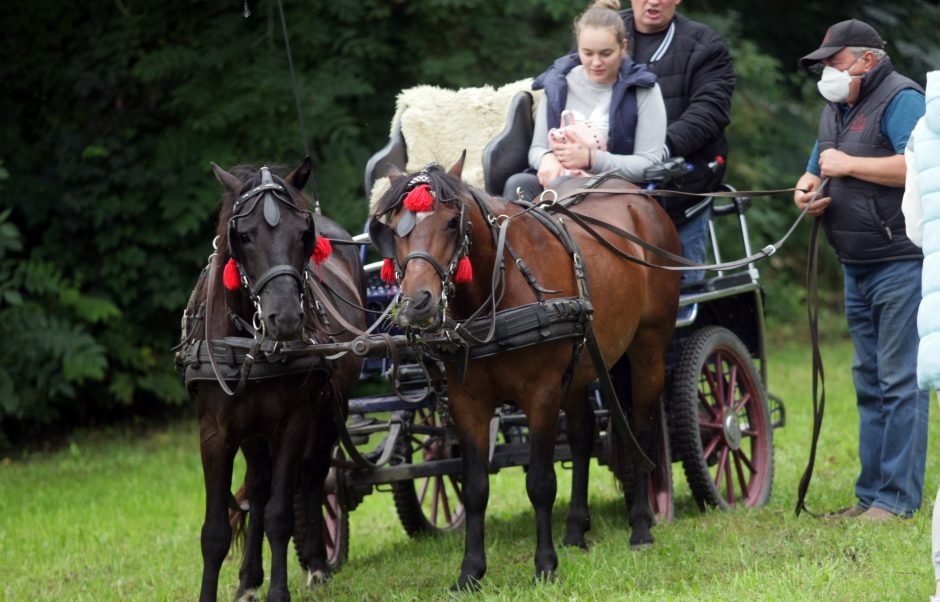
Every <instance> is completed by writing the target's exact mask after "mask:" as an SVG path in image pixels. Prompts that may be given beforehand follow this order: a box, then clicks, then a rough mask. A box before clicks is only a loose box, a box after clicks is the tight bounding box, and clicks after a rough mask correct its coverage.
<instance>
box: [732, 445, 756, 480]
mask: <svg viewBox="0 0 940 602" xmlns="http://www.w3.org/2000/svg"><path fill="white" fill-rule="evenodd" d="M734 457H735V459H736V460H740V461H741V462H743V463H744V466H746V467H747V469H748V471H750V473H751V474H755V473H756V472H757V468H755V467H754V464H753V463H751V460H750V459H749V458H748V457H747V454H745V453H744V450H740V449H739V450H737V451H735V452H734Z"/></svg>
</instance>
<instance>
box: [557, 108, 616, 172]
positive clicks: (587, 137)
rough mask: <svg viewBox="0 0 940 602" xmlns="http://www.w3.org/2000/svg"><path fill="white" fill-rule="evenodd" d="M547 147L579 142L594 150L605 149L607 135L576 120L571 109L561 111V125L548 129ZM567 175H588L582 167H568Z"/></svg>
mask: <svg viewBox="0 0 940 602" xmlns="http://www.w3.org/2000/svg"><path fill="white" fill-rule="evenodd" d="M548 144H549V148H551V149H552V151H554V150H555V149H556V148H557V146H558V145H559V144H580V145H582V146H585V147H587V148H589V149H591V150H592V151H594V152H597V151H602V150H607V137H606V136H604V135H603V134H602V133H601V132H600V131H598V130H597V129H595V128H593V127H591V126H590V125H589V124H587V123H584V122H576V121H575V119H574V115H573V114H572V113H571V111H562V113H561V127H558V128H552V129H550V130H548ZM565 175H568V176H586V175H590V174H589V173H588V172H587V171H584V170H582V169H568V170H566V172H565Z"/></svg>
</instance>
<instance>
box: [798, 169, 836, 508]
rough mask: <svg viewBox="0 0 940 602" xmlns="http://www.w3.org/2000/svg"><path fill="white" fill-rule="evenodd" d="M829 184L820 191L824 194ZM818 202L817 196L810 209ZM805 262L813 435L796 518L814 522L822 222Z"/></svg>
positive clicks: (822, 392) (820, 397) (821, 390)
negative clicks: (809, 497) (810, 502)
mask: <svg viewBox="0 0 940 602" xmlns="http://www.w3.org/2000/svg"><path fill="white" fill-rule="evenodd" d="M826 181H828V178H827V179H826ZM826 181H823V183H822V184H820V185H819V187H818V188H817V196H818V194H819V192H818V191H820V190H822V189H823V187H824V186H825V185H826ZM815 200H816V197H815V196H814V197H813V199H812V201H810V203H809V204H810V205H811V204H812V203H813V201H815ZM807 255H808V257H807V262H806V316H807V318H808V320H809V333H810V339H811V340H812V347H813V351H812V353H813V435H812V439H811V441H810V448H809V459H808V460H807V462H806V469H805V470H804V471H803V476H802V477H800V485H799V487H798V489H797V498H796V508H795V510H794V511H795V512H796V515H797V516H799V515H800V512H802V511H804V510H805V511H806V513H807V514H809V515H810V516H813V517H814V518H820V515H819V514H816V513H815V512H811V511H810V510H809V508H807V507H806V494H807V492H808V491H809V483H810V481H811V480H812V478H813V467H814V466H815V464H816V448H817V445H818V443H819V434H820V432H821V431H822V421H823V414H824V411H825V409H826V379H825V374H824V370H823V361H822V354H821V353H820V351H819V277H818V276H819V220H816V221H815V222H813V232H812V233H811V234H810V238H809V252H808V253H807Z"/></svg>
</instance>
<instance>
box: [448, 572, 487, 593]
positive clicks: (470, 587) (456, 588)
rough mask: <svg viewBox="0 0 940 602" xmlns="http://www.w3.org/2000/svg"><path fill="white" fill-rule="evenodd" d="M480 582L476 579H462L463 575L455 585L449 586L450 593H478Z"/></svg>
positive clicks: (468, 577)
mask: <svg viewBox="0 0 940 602" xmlns="http://www.w3.org/2000/svg"><path fill="white" fill-rule="evenodd" d="M480 587H481V586H480V580H479V579H477V578H476V577H470V576H467V577H464V576H463V575H461V576H460V578H459V579H457V583H455V584H453V585H451V586H450V591H452V592H454V593H457V592H465V593H474V592H478V591H480Z"/></svg>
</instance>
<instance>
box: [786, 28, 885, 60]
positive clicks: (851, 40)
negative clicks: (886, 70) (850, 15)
mask: <svg viewBox="0 0 940 602" xmlns="http://www.w3.org/2000/svg"><path fill="white" fill-rule="evenodd" d="M850 46H854V47H862V48H884V47H885V42H884V40H882V39H881V36H880V35H878V32H877V31H875V28H874V27H872V26H871V25H869V24H868V23H865V22H864V21H859V20H858V19H849V20H848V21H841V22H839V23H836V24H835V25H833V26H832V27H830V28H829V29H828V30H827V31H826V35H825V36H824V37H823V41H822V44H820V45H819V48H818V49H816V50H814V51H813V52H810V53H809V54H807V55H806V56H804V57H803V58H801V59H800V65H802V66H803V67H805V68H806V69H809V68H810V67H812V66H813V65H815V64H816V63H818V62H819V61H821V60H823V59H827V58H829V57H830V56H832V55H834V54H835V53H837V52H839V51H840V50H842V49H843V48H848V47H850Z"/></svg>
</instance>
